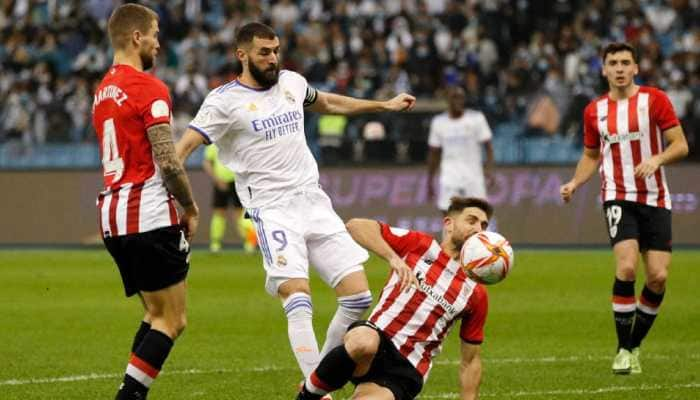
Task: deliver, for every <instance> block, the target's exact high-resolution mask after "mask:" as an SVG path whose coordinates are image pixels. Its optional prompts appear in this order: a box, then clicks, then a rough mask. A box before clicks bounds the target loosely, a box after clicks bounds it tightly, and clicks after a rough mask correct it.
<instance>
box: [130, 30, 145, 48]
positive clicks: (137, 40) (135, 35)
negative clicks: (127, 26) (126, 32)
mask: <svg viewBox="0 0 700 400" xmlns="http://www.w3.org/2000/svg"><path fill="white" fill-rule="evenodd" d="M142 38H143V34H141V31H139V30H135V31H133V32H131V43H132V44H133V45H134V47H139V45H140V44H141V39H142Z"/></svg>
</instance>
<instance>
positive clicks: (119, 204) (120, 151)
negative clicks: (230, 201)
mask: <svg viewBox="0 0 700 400" xmlns="http://www.w3.org/2000/svg"><path fill="white" fill-rule="evenodd" d="M170 109H171V102H170V94H169V92H168V88H167V86H165V84H164V83H163V82H161V81H160V80H158V79H157V78H156V77H154V76H152V75H150V74H147V73H144V72H141V71H138V70H136V69H134V68H132V67H130V66H128V65H114V66H112V67H111V68H110V69H109V71H108V72H107V74H106V75H105V77H104V78H103V79H102V82H101V83H100V85H99V86H98V88H97V91H96V92H95V98H94V101H93V105H92V122H93V125H94V127H95V131H96V132H97V139H98V143H100V155H101V157H102V168H103V175H104V190H103V191H102V192H101V193H100V194H99V195H98V197H97V208H98V219H99V224H100V232H101V234H102V236H103V237H110V236H121V235H128V234H132V233H139V232H148V231H152V230H154V229H158V228H162V227H166V226H171V225H175V224H177V223H178V216H177V211H176V209H175V205H174V203H173V198H172V196H171V195H170V194H169V193H168V191H167V189H166V188H165V186H164V184H163V181H162V180H161V177H160V173H159V171H158V167H157V165H156V164H155V161H154V160H153V153H152V150H151V143H150V142H149V140H148V136H147V133H146V130H147V129H148V128H149V127H151V126H153V125H157V124H162V123H168V124H169V123H170Z"/></svg>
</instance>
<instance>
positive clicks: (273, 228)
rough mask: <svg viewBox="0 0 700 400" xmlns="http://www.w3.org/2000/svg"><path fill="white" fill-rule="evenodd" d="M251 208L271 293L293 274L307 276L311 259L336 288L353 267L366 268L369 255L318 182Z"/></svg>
mask: <svg viewBox="0 0 700 400" xmlns="http://www.w3.org/2000/svg"><path fill="white" fill-rule="evenodd" d="M247 211H248V214H250V216H251V218H252V220H253V223H254V224H255V228H256V231H257V235H258V244H259V246H260V251H261V252H262V255H263V266H264V267H265V272H266V274H267V277H266V279H265V290H267V292H268V293H269V294H270V295H272V296H277V291H278V288H279V286H280V285H281V284H282V283H284V282H286V281H287V280H289V279H292V278H304V279H309V264H311V265H312V266H313V267H314V268H315V269H316V271H317V272H318V274H319V275H320V277H321V279H322V280H323V281H324V282H326V284H328V285H329V286H330V287H333V288H334V287H335V286H337V285H338V283H340V281H341V280H342V279H343V278H344V277H346V276H347V275H349V274H350V273H352V272H355V271H362V270H363V267H362V264H363V263H364V262H366V261H367V259H368V258H369V254H368V253H367V250H365V249H364V248H362V247H361V246H360V245H359V244H357V243H355V241H354V240H353V239H352V237H351V236H350V234H349V233H348V231H347V229H345V224H344V223H343V221H342V220H341V219H340V217H338V215H337V214H336V213H335V211H334V210H333V206H332V204H331V199H330V198H329V197H328V195H327V194H326V193H325V192H324V191H323V190H322V189H321V188H320V187H317V186H314V187H311V188H303V189H299V190H296V191H295V192H294V193H292V194H290V195H289V196H286V197H285V198H284V199H283V200H281V201H279V202H277V203H275V204H273V205H269V206H264V207H261V208H252V209H248V210H247Z"/></svg>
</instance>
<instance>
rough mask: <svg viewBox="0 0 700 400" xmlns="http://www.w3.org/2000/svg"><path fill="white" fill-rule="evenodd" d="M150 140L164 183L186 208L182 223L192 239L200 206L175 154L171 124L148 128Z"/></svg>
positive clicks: (188, 236) (189, 238)
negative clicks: (195, 200)
mask: <svg viewBox="0 0 700 400" xmlns="http://www.w3.org/2000/svg"><path fill="white" fill-rule="evenodd" d="M148 140H149V141H150V142H151V148H152V150H153V157H154V158H155V161H156V164H158V168H160V174H161V176H162V178H163V183H164V184H165V187H166V188H167V189H168V192H170V193H171V194H172V195H173V196H174V197H175V200H177V201H178V203H180V205H181V206H182V208H183V209H184V214H183V215H182V217H181V220H180V223H181V224H182V225H183V227H184V228H185V231H186V232H185V233H186V235H187V240H191V239H192V236H194V234H195V232H196V231H197V225H198V224H199V208H198V207H197V204H196V203H195V202H194V198H193V197H192V188H191V187H190V181H189V180H188V179H187V174H185V169H184V168H183V167H182V163H181V162H180V160H179V159H178V158H177V156H176V155H175V144H174V143H173V136H172V131H171V128H170V124H158V125H154V126H152V127H150V128H148Z"/></svg>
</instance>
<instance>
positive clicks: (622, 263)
mask: <svg viewBox="0 0 700 400" xmlns="http://www.w3.org/2000/svg"><path fill="white" fill-rule="evenodd" d="M616 275H617V277H618V278H620V279H621V280H623V281H633V280H634V279H635V276H636V275H637V270H636V269H635V263H633V262H632V260H624V259H623V260H619V261H618V262H617V272H616Z"/></svg>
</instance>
